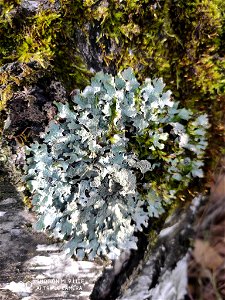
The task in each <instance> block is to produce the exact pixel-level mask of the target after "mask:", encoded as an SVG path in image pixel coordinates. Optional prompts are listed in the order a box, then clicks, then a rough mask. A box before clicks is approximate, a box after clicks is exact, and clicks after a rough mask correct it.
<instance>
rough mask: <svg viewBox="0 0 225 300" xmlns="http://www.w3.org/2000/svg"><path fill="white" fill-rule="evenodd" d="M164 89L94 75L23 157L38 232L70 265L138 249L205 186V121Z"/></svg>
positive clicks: (129, 78)
mask: <svg viewBox="0 0 225 300" xmlns="http://www.w3.org/2000/svg"><path fill="white" fill-rule="evenodd" d="M164 87H165V85H164V83H163V81H162V79H155V80H153V81H151V80H150V79H146V80H145V81H144V83H143V84H142V85H141V84H140V83H139V82H138V81H137V79H136V78H135V76H134V73H133V71H132V69H131V68H129V69H126V70H125V71H123V72H122V73H119V74H118V76H116V77H113V76H111V75H109V74H104V73H103V72H100V73H97V74H96V75H95V77H94V78H92V80H91V85H90V86H87V87H86V88H85V89H84V90H83V91H82V92H79V93H77V94H76V96H75V97H74V99H73V105H72V106H71V107H70V106H69V104H62V103H57V104H56V106H57V108H58V114H57V116H56V118H55V120H53V121H51V122H50V124H49V126H48V127H47V128H46V130H45V132H44V133H43V134H42V135H41V140H40V141H39V142H35V143H34V144H32V145H31V146H30V147H29V148H27V150H26V152H27V168H26V173H27V175H26V176H25V180H26V182H27V186H28V187H29V189H30V191H31V193H32V199H33V200H32V202H33V206H34V209H35V211H36V212H37V214H38V216H39V221H38V223H37V228H38V229H41V230H42V229H46V230H49V231H50V232H51V233H52V234H53V235H54V236H55V237H59V238H62V239H64V240H67V241H68V243H67V244H66V247H67V249H68V252H69V253H70V255H73V254H75V255H76V256H77V257H78V258H79V259H82V258H83V257H84V256H85V255H87V256H88V258H89V259H92V258H94V257H95V256H96V255H107V256H109V257H110V258H113V257H116V256H118V255H119V254H120V251H121V250H122V249H135V248H136V247H137V245H136V242H137V237H135V232H136V231H137V230H142V226H147V225H148V220H149V218H150V217H159V216H160V215H161V214H162V213H163V212H164V205H167V204H168V203H171V201H173V200H175V199H176V195H177V193H178V192H181V191H183V190H184V189H185V188H187V186H188V185H189V183H190V182H191V181H192V180H193V179H194V178H196V177H199V178H201V177H203V171H202V166H203V156H204V150H205V149H206V146H207V141H206V128H208V118H207V116H206V115H196V114H194V113H193V112H191V111H190V110H188V109H185V108H179V103H178V102H174V101H172V99H171V92H170V91H167V92H164V91H163V90H164Z"/></svg>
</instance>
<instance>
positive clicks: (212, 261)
mask: <svg viewBox="0 0 225 300" xmlns="http://www.w3.org/2000/svg"><path fill="white" fill-rule="evenodd" d="M193 256H194V258H195V260H196V262H197V263H199V264H200V265H201V266H202V268H207V269H210V270H213V271H215V270H216V269H217V268H219V267H220V266H221V265H222V264H223V263H224V260H223V258H222V257H221V256H220V255H219V254H218V253H217V251H216V250H215V249H214V248H213V247H211V246H210V244H209V242H207V241H203V240H200V239H197V240H196V241H195V243H194V250H193Z"/></svg>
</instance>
